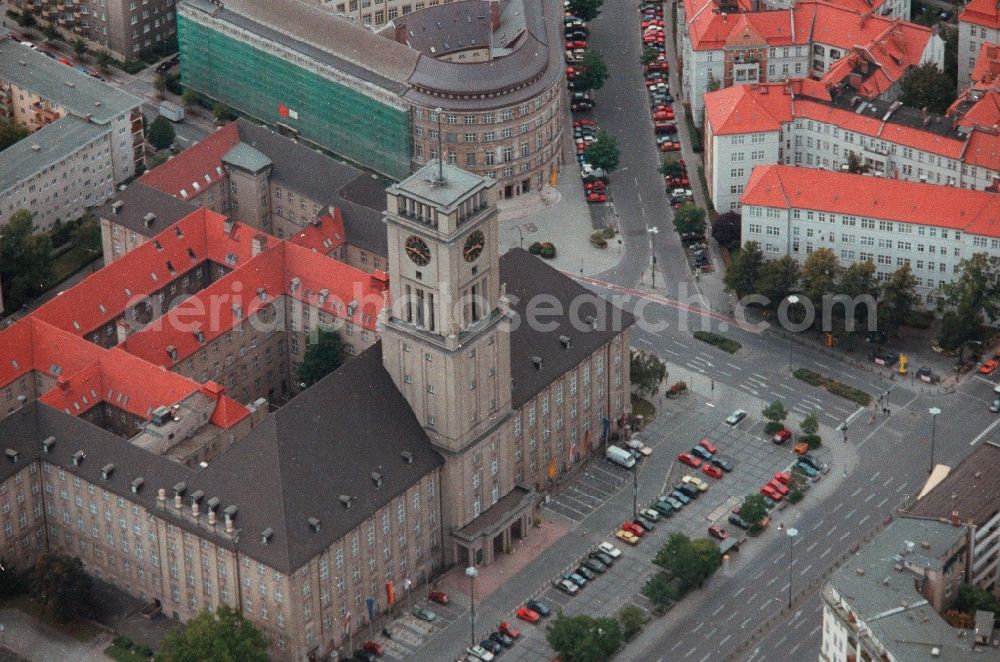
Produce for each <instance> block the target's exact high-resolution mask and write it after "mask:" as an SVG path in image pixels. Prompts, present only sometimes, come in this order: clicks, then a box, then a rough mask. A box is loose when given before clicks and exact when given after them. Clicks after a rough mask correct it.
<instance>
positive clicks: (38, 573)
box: [29, 554, 93, 623]
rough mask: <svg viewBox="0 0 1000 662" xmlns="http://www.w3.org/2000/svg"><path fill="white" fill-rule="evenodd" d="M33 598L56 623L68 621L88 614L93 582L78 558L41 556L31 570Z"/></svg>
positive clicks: (30, 582)
mask: <svg viewBox="0 0 1000 662" xmlns="http://www.w3.org/2000/svg"><path fill="white" fill-rule="evenodd" d="M29 585H30V587H31V593H32V595H33V597H34V598H35V599H36V600H37V601H38V602H39V603H40V604H41V605H42V607H43V608H44V609H45V612H46V613H47V614H48V615H49V616H52V617H53V618H55V619H56V620H58V621H62V622H64V623H65V622H66V621H70V620H72V619H74V618H76V617H77V616H81V615H83V614H86V613H88V612H89V610H90V608H91V607H92V603H91V598H92V595H91V593H92V590H93V582H92V580H91V579H90V575H88V574H87V573H86V572H85V571H84V569H83V561H81V560H80V559H79V557H75V556H74V557H70V556H65V555H62V554H43V555H42V556H41V557H40V558H39V559H38V561H37V562H36V563H35V567H34V568H33V569H32V570H31V578H30V580H29Z"/></svg>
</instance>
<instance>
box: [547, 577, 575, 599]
mask: <svg viewBox="0 0 1000 662" xmlns="http://www.w3.org/2000/svg"><path fill="white" fill-rule="evenodd" d="M552 585H553V586H555V587H556V588H557V589H559V590H560V591H562V592H563V593H568V594H570V595H575V594H576V592H577V591H579V590H580V587H579V586H577V585H576V584H574V583H573V582H571V581H570V580H568V579H563V578H561V577H560V578H559V579H556V580H555V581H553V582H552Z"/></svg>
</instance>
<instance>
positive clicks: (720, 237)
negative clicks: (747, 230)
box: [712, 211, 743, 249]
mask: <svg viewBox="0 0 1000 662" xmlns="http://www.w3.org/2000/svg"><path fill="white" fill-rule="evenodd" d="M742 226H743V219H742V217H741V216H740V215H739V214H738V213H737V212H735V211H727V212H725V213H724V214H720V215H719V217H718V218H717V219H715V220H714V221H712V238H713V239H715V240H716V241H717V242H719V245H720V246H728V247H729V248H730V249H732V248H734V247H736V246H738V245H739V243H740V236H741V234H742V231H743V227H742Z"/></svg>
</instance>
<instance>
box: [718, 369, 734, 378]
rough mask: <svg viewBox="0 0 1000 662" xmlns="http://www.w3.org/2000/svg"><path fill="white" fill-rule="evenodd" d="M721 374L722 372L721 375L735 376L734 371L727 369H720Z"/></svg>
mask: <svg viewBox="0 0 1000 662" xmlns="http://www.w3.org/2000/svg"><path fill="white" fill-rule="evenodd" d="M719 374H720V375H725V376H726V377H732V376H733V373H731V372H726V371H725V370H720V371H719Z"/></svg>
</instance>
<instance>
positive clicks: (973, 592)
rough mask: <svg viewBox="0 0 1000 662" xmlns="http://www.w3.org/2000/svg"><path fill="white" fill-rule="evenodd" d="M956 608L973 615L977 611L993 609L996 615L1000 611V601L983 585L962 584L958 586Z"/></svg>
mask: <svg viewBox="0 0 1000 662" xmlns="http://www.w3.org/2000/svg"><path fill="white" fill-rule="evenodd" d="M955 609H957V610H959V611H964V612H965V613H966V614H972V615H975V613H976V612H977V611H992V612H993V613H994V615H996V614H998V613H1000V601H997V599H996V598H995V597H993V594H992V593H990V592H989V591H987V590H986V589H984V588H983V587H981V586H976V585H975V584H962V585H961V586H959V587H958V596H957V597H956V598H955Z"/></svg>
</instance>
